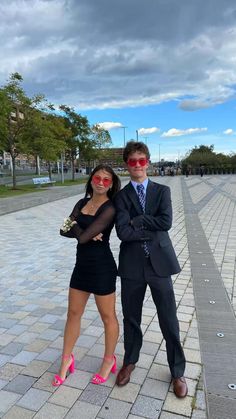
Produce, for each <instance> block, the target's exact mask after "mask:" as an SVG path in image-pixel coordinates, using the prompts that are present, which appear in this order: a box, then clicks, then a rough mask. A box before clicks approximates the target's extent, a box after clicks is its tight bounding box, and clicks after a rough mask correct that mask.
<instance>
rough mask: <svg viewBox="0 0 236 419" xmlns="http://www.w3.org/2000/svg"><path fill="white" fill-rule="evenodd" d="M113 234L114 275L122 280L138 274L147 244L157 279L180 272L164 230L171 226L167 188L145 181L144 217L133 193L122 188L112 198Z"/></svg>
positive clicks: (130, 186)
mask: <svg viewBox="0 0 236 419" xmlns="http://www.w3.org/2000/svg"><path fill="white" fill-rule="evenodd" d="M115 206H116V211H117V214H116V231H117V235H118V237H119V239H120V240H121V245H120V254H119V268H118V274H119V275H120V276H121V277H124V278H134V279H135V278H137V277H139V276H140V275H142V268H143V264H144V260H145V256H144V249H143V243H144V241H146V242H147V244H148V248H149V252H150V260H151V264H152V266H153V268H154V271H155V272H156V274H157V275H158V276H169V275H172V274H176V273H178V272H180V266H179V263H178V260H177V257H176V254H175V251H174V248H173V246H172V243H171V240H170V237H169V234H168V230H169V229H170V228H171V225H172V204H171V197H170V188H169V187H168V186H165V185H161V184H158V183H155V182H152V181H150V179H149V180H148V185H147V191H146V206H145V214H144V213H143V211H142V208H141V205H140V203H139V199H138V196H137V193H136V191H135V189H134V187H133V185H132V184H131V182H130V183H129V184H128V185H126V186H125V187H124V188H123V189H122V190H121V191H120V192H119V193H118V194H117V195H116V198H115Z"/></svg>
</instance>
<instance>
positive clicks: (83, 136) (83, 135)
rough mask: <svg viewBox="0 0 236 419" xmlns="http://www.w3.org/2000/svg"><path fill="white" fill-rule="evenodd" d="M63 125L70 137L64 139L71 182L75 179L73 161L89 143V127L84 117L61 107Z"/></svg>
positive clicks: (64, 106) (63, 106)
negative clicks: (70, 171) (69, 164)
mask: <svg viewBox="0 0 236 419" xmlns="http://www.w3.org/2000/svg"><path fill="white" fill-rule="evenodd" d="M60 110H61V111H62V113H63V117H64V124H65V127H66V128H67V129H69V130H70V136H69V138H67V139H66V157H68V158H69V160H70V162H71V168H72V180H74V179H75V160H76V158H77V157H78V156H79V155H80V153H81V151H82V150H83V148H84V147H85V145H86V144H87V143H88V141H89V136H90V132H91V131H90V126H89V122H88V119H87V117H86V116H82V115H80V114H78V113H76V112H75V110H74V108H72V107H69V106H66V105H61V106H60Z"/></svg>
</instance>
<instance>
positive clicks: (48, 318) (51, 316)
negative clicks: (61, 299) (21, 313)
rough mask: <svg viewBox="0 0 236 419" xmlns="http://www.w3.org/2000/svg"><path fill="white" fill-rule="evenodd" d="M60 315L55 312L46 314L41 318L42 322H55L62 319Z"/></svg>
mask: <svg viewBox="0 0 236 419" xmlns="http://www.w3.org/2000/svg"><path fill="white" fill-rule="evenodd" d="M60 318H61V317H60V316H57V315H55V314H45V315H44V316H42V317H41V318H40V322H41V323H50V324H52V323H55V322H56V321H57V320H60Z"/></svg>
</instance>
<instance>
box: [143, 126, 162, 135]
mask: <svg viewBox="0 0 236 419" xmlns="http://www.w3.org/2000/svg"><path fill="white" fill-rule="evenodd" d="M159 131H160V128H157V127H152V128H139V129H138V133H139V135H148V134H154V133H155V132H159Z"/></svg>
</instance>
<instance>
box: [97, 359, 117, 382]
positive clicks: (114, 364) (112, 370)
mask: <svg viewBox="0 0 236 419" xmlns="http://www.w3.org/2000/svg"><path fill="white" fill-rule="evenodd" d="M103 359H105V360H106V361H111V360H112V359H113V361H114V362H113V364H112V367H111V369H110V372H109V374H108V376H107V378H104V377H102V376H101V375H99V374H95V375H94V376H93V378H92V380H91V383H92V384H103V383H105V382H106V381H107V380H108V378H109V375H110V373H112V374H115V373H116V370H117V365H116V357H115V355H112V356H104V358H103Z"/></svg>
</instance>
